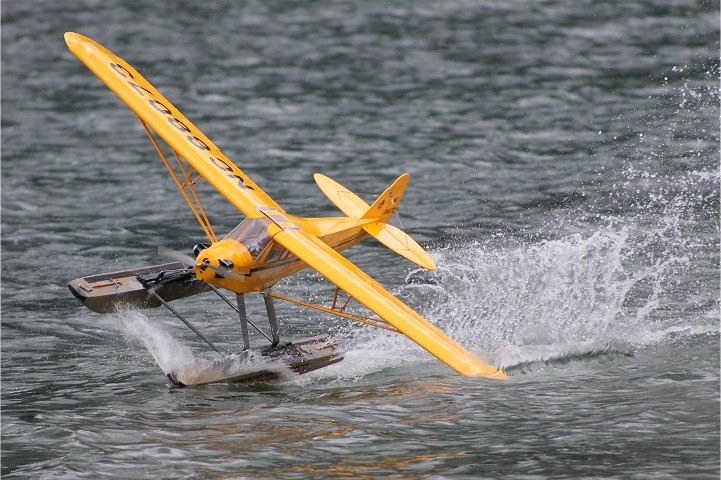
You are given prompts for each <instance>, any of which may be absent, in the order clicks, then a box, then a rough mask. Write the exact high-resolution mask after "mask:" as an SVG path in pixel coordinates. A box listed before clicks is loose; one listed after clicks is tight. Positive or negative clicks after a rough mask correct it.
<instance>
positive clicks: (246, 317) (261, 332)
mask: <svg viewBox="0 0 721 480" xmlns="http://www.w3.org/2000/svg"><path fill="white" fill-rule="evenodd" d="M207 285H208V287H210V289H211V290H213V291H214V292H215V293H217V294H218V296H219V297H220V298H222V299H223V301H224V302H225V303H227V304H228V305H230V306H231V308H233V310H235V311H236V312H238V314H240V310H238V307H237V306H236V305H234V304H233V302H231V301H230V300H229V299H228V297H226V296H225V295H223V292H221V291H220V290H218V289H217V288H215V287H214V286H212V285H211V284H207ZM245 319H246V320H247V321H248V323H249V324H250V326H251V327H253V328H255V330H256V331H257V332H258V333H260V334H261V335H263V336H264V337H265V338H266V339H267V340H268V341H269V342H270V343H273V340H272V339H271V338H270V337H269V336H268V334H267V333H265V332H264V331H263V330H261V329H260V327H258V325H256V324H255V323H253V321H252V320H251V319H250V318H248V316H247V315H246V316H245Z"/></svg>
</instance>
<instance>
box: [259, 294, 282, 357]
mask: <svg viewBox="0 0 721 480" xmlns="http://www.w3.org/2000/svg"><path fill="white" fill-rule="evenodd" d="M263 300H265V310H266V311H267V312H268V323H270V334H271V335H273V346H274V347H275V346H276V345H278V342H280V338H279V337H278V319H277V318H276V316H275V305H273V297H269V296H268V295H263Z"/></svg>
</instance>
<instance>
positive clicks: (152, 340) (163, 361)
mask: <svg viewBox="0 0 721 480" xmlns="http://www.w3.org/2000/svg"><path fill="white" fill-rule="evenodd" d="M115 315H116V317H117V319H118V321H117V322H112V324H113V325H114V326H115V328H117V329H118V331H119V332H120V333H121V334H122V336H123V337H124V338H125V340H127V341H128V342H129V343H131V344H139V345H142V346H144V347H145V348H146V349H147V350H148V352H150V354H151V355H152V356H153V358H154V359H155V363H157V364H158V366H159V367H160V368H161V369H162V370H163V372H164V373H166V374H168V373H170V372H172V371H174V370H176V369H178V368H180V367H182V366H183V365H187V364H191V363H194V362H195V358H194V356H193V352H191V351H190V348H189V347H188V346H187V345H184V344H182V343H181V342H180V341H179V340H178V339H176V338H175V337H173V335H172V334H171V333H170V332H169V331H168V330H166V329H165V328H163V326H162V325H161V324H159V323H157V322H153V321H151V320H150V319H149V318H148V317H146V316H145V315H143V314H142V313H141V312H139V311H138V310H133V309H129V308H128V309H119V310H118V311H117V313H116V314H115Z"/></svg>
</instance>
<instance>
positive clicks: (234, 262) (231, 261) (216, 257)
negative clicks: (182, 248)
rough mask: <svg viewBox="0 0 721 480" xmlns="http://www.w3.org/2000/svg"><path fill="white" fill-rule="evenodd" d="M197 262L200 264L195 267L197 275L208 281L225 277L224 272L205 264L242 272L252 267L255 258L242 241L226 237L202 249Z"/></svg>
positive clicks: (199, 278) (200, 278)
mask: <svg viewBox="0 0 721 480" xmlns="http://www.w3.org/2000/svg"><path fill="white" fill-rule="evenodd" d="M196 262H197V263H198V266H196V267H195V268H194V270H195V275H196V277H198V280H203V281H206V282H207V281H212V280H214V279H220V278H223V273H222V272H219V271H218V270H217V269H211V268H208V267H206V266H205V265H212V266H214V267H219V268H221V269H223V270H228V271H233V272H242V271H244V270H246V271H247V270H248V269H249V268H250V264H251V263H252V262H253V258H252V257H251V255H250V253H249V252H248V250H247V249H246V248H245V247H244V246H243V245H242V244H241V243H239V242H237V241H235V240H232V239H224V240H221V241H219V242H216V243H214V244H212V245H211V246H209V247H208V248H206V249H204V250H201V251H200V253H199V254H198V256H197V258H196Z"/></svg>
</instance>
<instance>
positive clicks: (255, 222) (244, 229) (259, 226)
mask: <svg viewBox="0 0 721 480" xmlns="http://www.w3.org/2000/svg"><path fill="white" fill-rule="evenodd" d="M270 225H271V222H270V220H268V219H267V218H265V217H262V218H246V219H245V220H243V221H242V222H240V224H239V225H238V226H237V227H235V228H234V229H233V231H232V232H230V233H229V234H228V235H227V236H226V237H225V238H230V239H233V240H235V241H237V242H239V243H240V244H242V245H243V246H244V247H245V248H246V249H247V250H248V252H249V253H250V256H251V257H253V259H254V260H255V259H256V258H257V257H258V255H260V254H261V252H262V251H263V250H265V247H267V246H268V244H269V243H270V237H269V236H268V227H269V226H270Z"/></svg>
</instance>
